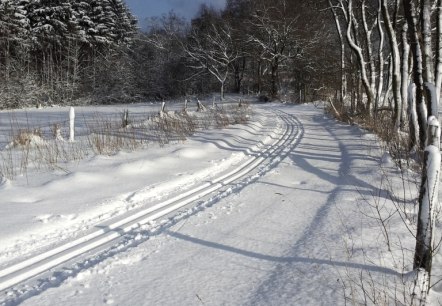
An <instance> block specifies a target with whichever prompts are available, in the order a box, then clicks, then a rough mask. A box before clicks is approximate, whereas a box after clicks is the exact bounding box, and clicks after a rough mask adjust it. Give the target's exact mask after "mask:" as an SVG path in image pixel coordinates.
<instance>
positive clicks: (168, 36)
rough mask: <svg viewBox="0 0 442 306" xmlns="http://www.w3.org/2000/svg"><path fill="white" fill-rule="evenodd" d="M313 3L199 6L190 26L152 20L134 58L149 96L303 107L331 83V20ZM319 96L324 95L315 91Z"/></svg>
mask: <svg viewBox="0 0 442 306" xmlns="http://www.w3.org/2000/svg"><path fill="white" fill-rule="evenodd" d="M321 8H322V9H323V8H324V5H323V4H321V3H320V2H318V1H301V0H291V1H287V0H272V1H270V0H257V1H250V0H228V1H227V3H226V7H225V9H224V10H222V11H216V10H214V9H212V8H211V7H208V6H205V5H202V6H201V8H200V11H199V13H198V15H197V17H196V18H194V19H193V20H192V21H191V23H190V24H187V23H186V22H185V21H184V20H183V19H181V18H179V16H176V15H175V14H173V13H170V14H169V15H166V16H163V17H161V18H156V19H152V20H151V22H150V24H149V30H148V31H147V32H146V33H144V34H141V37H140V40H139V44H138V50H136V54H138V56H141V57H143V58H144V59H145V61H143V62H142V64H141V65H140V66H139V67H140V68H141V69H140V72H139V74H138V75H137V76H138V77H137V80H138V81H140V82H142V83H143V84H150V85H151V86H147V87H145V90H146V92H145V94H148V95H151V94H153V95H158V96H161V95H165V94H168V95H184V94H192V93H193V94H195V93H207V92H213V91H218V92H220V95H221V96H222V95H223V94H224V92H226V91H228V92H237V93H253V94H261V95H262V96H263V98H264V99H274V98H281V99H287V100H289V99H290V100H297V101H299V100H309V99H312V98H314V97H319V96H320V95H321V94H324V89H325V87H326V86H325V85H326V84H328V83H330V82H335V81H334V80H336V76H337V75H338V74H337V73H338V71H339V66H337V65H336V61H335V60H334V58H336V57H337V56H339V53H338V52H339V50H333V48H329V46H330V44H333V39H335V37H334V35H332V33H333V31H334V28H333V19H332V18H330V16H329V15H328V12H326V11H321ZM321 90H322V92H321Z"/></svg>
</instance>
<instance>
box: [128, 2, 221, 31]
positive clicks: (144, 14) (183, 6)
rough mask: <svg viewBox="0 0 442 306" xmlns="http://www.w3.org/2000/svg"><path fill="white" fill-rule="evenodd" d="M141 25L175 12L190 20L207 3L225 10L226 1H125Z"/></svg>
mask: <svg viewBox="0 0 442 306" xmlns="http://www.w3.org/2000/svg"><path fill="white" fill-rule="evenodd" d="M125 1H126V4H127V5H128V7H129V8H130V9H131V10H132V13H133V14H134V15H135V16H136V17H137V18H138V20H139V22H140V25H143V24H144V21H145V19H146V18H148V17H152V16H161V15H163V14H165V13H168V12H169V11H170V10H173V11H174V12H175V13H176V14H178V15H180V16H183V17H186V18H187V19H190V18H192V17H194V16H195V14H196V13H197V12H198V9H199V7H200V5H201V4H203V3H206V4H208V5H212V6H213V7H215V8H217V9H222V8H224V5H225V3H226V0H125Z"/></svg>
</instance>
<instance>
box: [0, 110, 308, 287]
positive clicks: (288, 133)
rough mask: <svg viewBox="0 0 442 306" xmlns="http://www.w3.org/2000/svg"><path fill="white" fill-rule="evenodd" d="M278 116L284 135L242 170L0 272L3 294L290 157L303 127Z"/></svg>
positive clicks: (290, 118) (243, 164)
mask: <svg viewBox="0 0 442 306" xmlns="http://www.w3.org/2000/svg"><path fill="white" fill-rule="evenodd" d="M275 114H276V115H277V116H278V117H279V119H280V120H282V121H283V122H284V123H285V130H284V132H283V133H282V134H281V135H280V136H279V138H278V139H277V140H276V141H275V142H274V143H272V144H271V145H269V146H268V147H267V148H266V149H264V150H262V151H261V152H259V153H258V154H256V155H255V156H253V157H251V158H249V159H248V160H246V161H245V162H243V163H242V164H241V165H240V166H238V167H236V168H235V169H233V170H232V171H230V172H228V173H227V174H224V175H222V176H220V177H218V178H216V179H213V180H212V181H211V182H207V183H204V184H202V185H200V186H198V187H196V188H193V189H191V190H189V191H187V192H184V193H182V194H180V195H178V196H175V197H173V198H170V199H168V200H166V201H163V202H161V203H159V204H157V205H155V206H153V207H150V208H147V209H144V210H141V211H139V212H137V213H136V214H132V215H129V216H126V217H125V218H123V219H121V220H119V221H117V222H114V223H110V224H107V225H106V226H105V227H104V228H103V227H102V226H97V227H101V229H99V230H96V231H94V232H92V233H90V234H88V235H86V236H84V237H81V238H79V239H76V240H74V241H71V242H69V243H66V244H63V245H61V246H59V247H57V248H55V249H51V250H49V251H46V252H44V253H41V254H39V255H37V256H33V257H31V258H28V259H27V260H25V261H22V262H19V263H17V264H14V265H12V266H9V267H7V268H5V269H3V270H0V290H4V289H7V288H9V287H11V286H13V285H15V284H17V283H19V282H22V281H24V280H26V279H28V278H31V277H33V276H35V275H38V274H39V273H42V272H45V271H47V270H48V269H51V268H53V267H55V266H57V265H60V264H61V263H63V262H66V261H68V260H71V259H73V258H75V257H77V256H80V255H83V254H85V253H86V252H89V251H91V250H93V249H95V248H98V247H100V246H102V245H104V244H106V243H108V242H110V241H112V240H115V239H117V238H120V237H122V236H123V235H125V234H126V233H128V232H131V231H133V230H135V229H137V228H139V227H140V226H142V225H144V224H147V223H149V222H152V221H155V220H157V219H159V218H161V217H164V216H165V215H168V214H171V213H172V212H174V211H177V210H179V209H181V208H182V207H184V206H186V205H189V204H191V203H195V202H196V201H198V200H199V199H201V198H203V197H205V196H207V195H211V196H212V197H216V192H217V191H218V190H220V189H221V188H223V187H224V186H227V185H229V184H232V183H234V181H236V180H238V179H240V178H242V177H244V176H246V175H250V174H251V173H253V172H254V170H255V169H257V168H258V167H263V166H265V164H266V163H269V162H271V161H272V158H275V157H282V156H284V155H287V154H288V152H289V150H290V148H291V144H292V143H294V141H295V140H296V139H297V137H298V136H299V134H300V133H301V131H300V129H299V124H298V122H297V121H296V119H295V118H294V117H292V116H289V115H287V114H286V113H284V112H281V111H278V112H276V113H275Z"/></svg>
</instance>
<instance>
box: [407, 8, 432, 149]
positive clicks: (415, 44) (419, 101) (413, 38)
mask: <svg viewBox="0 0 442 306" xmlns="http://www.w3.org/2000/svg"><path fill="white" fill-rule="evenodd" d="M403 4H404V14H405V18H406V20H407V24H408V34H409V39H410V49H411V51H412V55H413V82H414V84H415V85H416V91H415V94H416V98H415V101H416V112H417V114H418V123H419V147H420V149H422V150H423V149H424V148H425V139H426V125H427V106H426V104H425V100H424V96H423V90H424V80H423V76H422V73H423V67H422V51H421V47H420V44H419V39H418V32H417V16H416V7H415V6H414V2H413V0H404V2H403Z"/></svg>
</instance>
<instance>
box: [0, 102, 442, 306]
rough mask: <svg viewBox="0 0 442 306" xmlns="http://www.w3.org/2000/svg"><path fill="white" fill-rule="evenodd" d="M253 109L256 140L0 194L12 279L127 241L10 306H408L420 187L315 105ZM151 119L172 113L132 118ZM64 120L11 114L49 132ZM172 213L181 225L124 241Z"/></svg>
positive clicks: (155, 156)
mask: <svg viewBox="0 0 442 306" xmlns="http://www.w3.org/2000/svg"><path fill="white" fill-rule="evenodd" d="M124 107H127V106H124ZM252 107H253V109H254V114H253V116H252V120H251V121H250V122H249V123H248V124H243V125H233V126H230V127H227V128H224V129H212V130H204V131H198V132H197V133H196V134H195V135H194V136H192V137H189V139H188V140H186V141H183V142H175V143H171V144H168V145H166V146H164V147H160V146H158V145H154V144H149V145H148V146H147V147H146V148H142V149H137V150H135V151H134V152H126V151H121V152H119V153H118V154H115V155H112V156H95V155H94V156H88V157H87V158H85V159H84V160H82V161H76V162H72V163H69V164H66V165H64V167H65V170H67V171H62V170H60V169H58V170H52V171H43V172H33V171H31V170H30V171H29V172H28V173H27V176H23V177H18V178H16V179H14V180H6V179H2V180H1V181H0V193H1V205H0V213H1V215H2V216H7V218H4V219H3V222H2V223H1V224H0V237H1V238H0V245H2V248H1V249H0V275H2V274H1V273H2V271H5V270H6V269H7V268H10V267H13V266H14V265H15V264H19V263H20V262H22V261H23V260H25V259H29V260H31V259H32V258H34V257H35V255H37V254H42V253H44V252H48V251H51V250H53V249H54V248H56V247H59V248H64V247H63V246H64V245H65V244H66V243H68V242H71V243H74V242H75V241H76V239H83V238H84V237H86V236H87V235H88V234H89V235H90V234H93V233H95V232H97V231H101V232H108V234H109V235H114V236H116V237H117V236H118V237H119V238H118V239H115V240H112V241H110V242H107V243H105V244H103V245H101V246H100V247H99V248H98V249H94V250H92V251H88V252H86V253H84V254H83V253H80V255H79V256H76V257H75V258H72V259H69V260H67V261H65V262H63V263H61V264H60V265H57V266H56V267H54V268H52V269H51V270H50V271H47V272H44V273H41V274H39V275H38V276H36V277H31V278H30V279H29V280H27V281H25V282H24V283H23V282H21V283H19V284H15V285H13V286H12V287H9V288H7V289H5V290H4V291H3V292H4V293H3V294H2V295H1V296H0V304H5V305H16V304H19V303H21V304H22V305H49V304H54V303H56V304H64V305H100V304H114V305H198V304H204V305H297V304H302V305H318V304H322V305H342V304H344V302H345V300H346V299H352V300H358V301H363V300H364V296H363V294H362V293H361V292H360V290H359V291H358V289H359V288H360V285H361V283H363V285H364V286H366V288H367V289H368V290H373V291H376V290H377V291H376V292H377V293H379V294H380V296H382V293H385V295H386V296H390V298H391V297H392V295H393V293H392V292H390V291H389V290H393V289H394V288H395V289H396V290H398V291H399V292H401V290H402V291H404V292H405V295H404V296H407V298H409V295H407V294H408V293H409V292H410V288H409V287H408V283H405V284H403V283H402V280H401V279H402V278H401V276H402V274H403V273H407V272H409V271H411V270H412V255H413V247H414V244H413V237H412V235H411V233H410V229H411V230H413V226H414V225H413V224H414V223H415V219H416V215H417V214H416V210H415V209H414V207H415V204H414V202H413V199H415V198H416V196H417V188H416V186H414V185H413V184H414V181H415V180H414V179H415V177H414V176H413V174H412V173H408V174H407V175H409V177H407V175H405V177H404V176H403V180H402V179H401V178H400V175H399V173H398V170H397V169H396V167H395V166H394V163H392V162H391V160H390V159H389V158H388V156H386V155H385V154H384V152H382V150H380V148H379V146H378V144H377V140H376V137H374V136H373V135H372V134H369V133H366V132H365V131H363V130H361V129H360V128H358V127H356V126H348V125H345V124H341V123H339V122H336V121H334V120H333V119H330V118H328V117H327V116H324V114H323V113H322V110H321V109H317V108H315V107H314V106H313V105H312V104H306V105H297V106H293V105H287V104H284V105H282V104H256V105H253V106H252ZM122 108H123V106H122ZM146 109H155V110H156V111H158V110H159V105H158V106H156V105H154V106H149V105H133V106H130V107H129V112H130V114H136V113H137V112H140V113H143V112H145V111H146ZM140 110H142V111H140ZM113 111H115V109H114V110H113ZM118 111H120V109H119V110H117V112H118ZM97 112H98V113H101V114H106V113H109V112H111V109H110V108H109V107H103V108H93V109H92V108H79V109H76V114H77V116H76V120H77V121H79V120H78V119H79V118H84V117H87V116H88V115H90V114H93V113H97ZM3 114H9V113H8V112H3V113H0V116H2V115H3ZM63 114H64V115H63ZM67 114H68V109H65V108H58V109H42V110H27V111H26V112H24V111H23V112H14V116H15V117H16V120H17V121H26V120H25V119H23V118H22V117H21V116H27V120H28V121H32V120H35V121H36V123H37V124H38V123H39V122H41V120H42V118H48V117H51V118H59V117H60V116H67ZM2 123H3V121H2ZM2 123H0V129H2V130H3V131H5V130H7V124H4V125H2ZM78 130H79V131H80V133H78V132H77V130H76V132H77V135H83V134H82V133H81V130H82V126H81V125H80V126H79V127H78ZM4 134H5V133H4ZM5 135H7V134H5ZM78 137H79V136H76V142H77V141H78ZM3 141H4V142H7V139H3ZM404 186H406V188H404ZM193 190H196V191H195V193H193ZM205 190H207V192H205ZM203 191H204V194H203ZM187 194H189V196H187ZM189 197H190V198H192V197H193V198H194V199H193V198H192V200H188V199H189ZM174 198H175V199H178V200H177V201H173V203H177V204H174V205H178V204H179V203H180V202H183V203H184V204H183V205H182V206H180V208H179V210H178V211H174V212H165V213H164V215H163V214H162V213H161V216H160V217H157V218H154V217H151V216H150V215H149V216H147V217H143V218H144V219H145V220H143V221H141V219H140V221H136V222H139V224H135V225H131V227H130V228H129V229H126V228H125V225H124V226H123V225H121V226H114V225H113V224H120V223H123V221H122V220H124V219H125V218H128V217H130V216H132V215H134V214H137V213H138V214H140V215H143V216H144V214H143V211H145V210H154V208H155V207H156V206H161V205H163V206H165V205H166V204H165V203H167V202H168V201H169V202H172V200H171V199H174ZM186 201H187V202H188V203H187V202H186ZM180 205H181V204H180ZM395 207H400V208H401V209H402V210H403V211H404V212H406V215H405V214H402V215H401V216H402V217H404V216H405V217H404V218H405V219H406V220H408V221H409V223H406V222H403V219H402V218H401V217H400V216H399V214H398V213H394V214H392V215H391V216H390V212H391V211H394V209H395ZM160 212H161V211H160ZM377 213H379V214H380V215H381V218H380V219H376V218H375V216H377ZM158 214H159V213H158ZM407 218H408V219H407ZM137 220H138V219H137ZM380 220H383V222H384V224H385V225H386V226H387V227H388V229H389V233H390V234H391V235H390V237H388V239H389V243H390V251H388V247H387V242H388V240H387V238H386V237H385V235H384V234H385V232H384V231H383V227H382V222H380ZM410 224H411V225H410ZM407 226H408V228H407ZM73 249H74V250H79V249H80V247H73ZM63 254H66V253H63ZM63 256H64V255H63ZM55 259H57V258H55ZM55 259H54V260H55ZM48 261H49V260H48ZM440 262H441V259H440V258H439V257H438V256H437V257H436V259H435V266H438V265H440V264H439V263H440ZM440 266H442V265H440ZM436 270H437V269H436ZM435 277H437V276H435ZM371 280H374V282H371ZM2 281H3V279H2V277H1V276H0V284H1V283H2ZM372 283H373V284H381V285H382V286H381V285H375V287H373V288H371V287H370V284H372ZM433 291H434V296H436V297H437V296H438V294H439V293H440V292H442V288H438V287H436V288H435V289H433ZM355 292H356V293H355ZM399 295H400V294H399ZM379 298H380V297H379ZM407 298H405V299H407ZM386 299H387V303H386V304H388V302H391V300H388V297H387V298H386ZM407 301H409V300H406V301H403V302H404V303H406V302H407ZM378 302H379V303H380V302H381V301H378Z"/></svg>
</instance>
